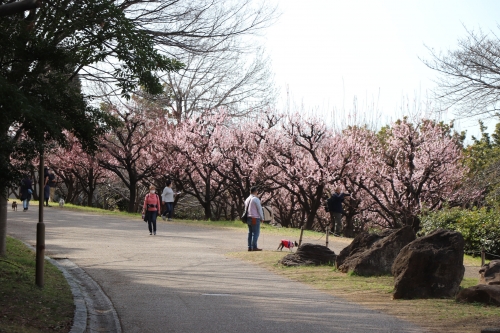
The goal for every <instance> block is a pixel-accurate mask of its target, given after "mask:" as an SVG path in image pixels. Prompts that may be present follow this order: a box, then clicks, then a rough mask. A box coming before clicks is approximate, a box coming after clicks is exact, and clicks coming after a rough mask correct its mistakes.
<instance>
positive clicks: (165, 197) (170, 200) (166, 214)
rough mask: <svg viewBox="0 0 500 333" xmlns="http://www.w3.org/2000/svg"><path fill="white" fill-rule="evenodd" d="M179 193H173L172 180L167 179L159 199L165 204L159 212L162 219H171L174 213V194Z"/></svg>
mask: <svg viewBox="0 0 500 333" xmlns="http://www.w3.org/2000/svg"><path fill="white" fill-rule="evenodd" d="M179 193H180V192H177V193H174V190H172V181H170V180H167V183H166V186H165V188H164V189H163V192H162V193H161V200H162V202H163V204H164V205H165V210H164V211H163V213H162V214H161V217H162V219H163V221H165V220H168V221H171V220H172V216H173V215H174V196H175V195H177V194H179Z"/></svg>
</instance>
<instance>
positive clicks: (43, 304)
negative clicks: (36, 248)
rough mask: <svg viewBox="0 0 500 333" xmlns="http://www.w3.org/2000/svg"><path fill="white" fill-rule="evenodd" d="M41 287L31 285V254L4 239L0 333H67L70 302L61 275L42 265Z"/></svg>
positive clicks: (0, 270) (0, 269) (0, 265)
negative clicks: (4, 254)
mask: <svg viewBox="0 0 500 333" xmlns="http://www.w3.org/2000/svg"><path fill="white" fill-rule="evenodd" d="M44 268H45V269H44V284H45V285H44V287H43V288H39V287H37V286H36V285H35V253H34V252H33V251H31V250H30V249H29V248H27V247H26V246H25V245H24V244H23V243H21V242H20V241H18V240H15V239H13V238H11V237H7V255H6V257H0V332H9V333H18V332H28V333H31V332H69V330H70V329H71V325H72V322H73V315H74V302H73V295H72V293H71V289H70V287H69V285H68V283H67V281H66V279H65V278H64V276H63V275H62V273H61V272H60V271H59V270H58V269H57V268H56V267H55V266H53V265H52V264H50V263H49V262H47V261H45V267H44Z"/></svg>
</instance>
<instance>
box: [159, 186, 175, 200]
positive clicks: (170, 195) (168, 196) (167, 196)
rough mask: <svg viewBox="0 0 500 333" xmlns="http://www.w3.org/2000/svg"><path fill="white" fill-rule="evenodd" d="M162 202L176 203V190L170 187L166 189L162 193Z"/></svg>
mask: <svg viewBox="0 0 500 333" xmlns="http://www.w3.org/2000/svg"><path fill="white" fill-rule="evenodd" d="M161 200H162V201H163V202H174V190H172V189H171V188H170V187H168V186H167V187H165V188H164V189H163V192H161Z"/></svg>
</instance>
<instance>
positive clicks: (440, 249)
mask: <svg viewBox="0 0 500 333" xmlns="http://www.w3.org/2000/svg"><path fill="white" fill-rule="evenodd" d="M464 244H465V243H464V239H463V237H462V234H460V233H459V232H456V231H450V230H443V229H438V230H436V231H434V232H433V233H431V234H429V235H427V236H424V237H421V238H418V239H416V240H415V241H413V242H411V243H410V244H408V245H407V246H405V247H404V248H403V249H402V250H401V252H400V253H399V255H398V256H397V258H396V260H395V261H394V264H393V266H392V275H393V276H394V294H393V297H394V298H395V299H397V298H438V297H455V296H456V294H457V293H458V290H459V288H460V283H461V282H462V279H463V276H464V272H465V268H464V265H463V257H464Z"/></svg>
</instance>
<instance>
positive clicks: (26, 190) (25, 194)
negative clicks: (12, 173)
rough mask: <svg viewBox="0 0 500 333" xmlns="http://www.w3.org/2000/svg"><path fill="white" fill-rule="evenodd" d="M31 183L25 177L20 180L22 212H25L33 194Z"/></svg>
mask: <svg viewBox="0 0 500 333" xmlns="http://www.w3.org/2000/svg"><path fill="white" fill-rule="evenodd" d="M32 186H33V182H32V181H31V179H30V178H29V177H28V176H27V175H26V176H25V177H24V178H23V179H22V180H21V201H22V202H23V212H25V211H27V210H28V208H29V205H30V200H31V195H32V194H33V189H32Z"/></svg>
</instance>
